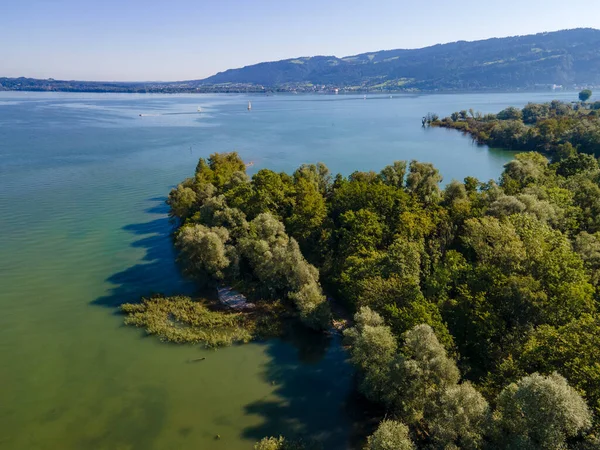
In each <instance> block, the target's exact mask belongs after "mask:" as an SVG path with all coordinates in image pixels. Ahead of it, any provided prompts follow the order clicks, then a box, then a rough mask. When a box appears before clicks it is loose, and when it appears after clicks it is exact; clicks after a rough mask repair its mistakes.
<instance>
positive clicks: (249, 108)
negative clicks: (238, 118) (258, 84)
mask: <svg viewBox="0 0 600 450" xmlns="http://www.w3.org/2000/svg"><path fill="white" fill-rule="evenodd" d="M248 111H252V103H250V102H248Z"/></svg>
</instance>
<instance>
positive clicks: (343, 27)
mask: <svg viewBox="0 0 600 450" xmlns="http://www.w3.org/2000/svg"><path fill="white" fill-rule="evenodd" d="M578 27H592V28H600V0H569V1H568V2H566V1H565V0H503V1H501V2H494V1H490V0H477V1H474V0H460V1H452V0H428V1H414V0H410V1H407V0H370V1H357V0H344V1H340V0H302V1H297V0H279V1H275V0H237V1H235V0H163V1H156V0H146V1H141V0H97V1H89V0H0V77H2V76H7V77H18V76H26V77H33V78H55V79H68V80H98V81H152V80H156V81H158V80H161V81H176V80H192V79H201V78H205V77H207V76H210V75H212V74H214V73H217V72H219V71H223V70H226V69H230V68H236V67H242V66H246V65H250V64H255V63H258V62H262V61H274V60H279V59H285V58H294V57H300V56H314V55H335V56H338V57H342V56H348V55H354V54H358V53H364V52H370V51H376V50H384V49H386V50H387V49H395V48H419V47H425V46H428V45H434V44H437V43H445V42H453V41H457V40H469V41H470V40H477V39H485V38H490V37H503V36H514V35H523V34H531V33H537V32H543V31H555V30H561V29H568V28H578Z"/></svg>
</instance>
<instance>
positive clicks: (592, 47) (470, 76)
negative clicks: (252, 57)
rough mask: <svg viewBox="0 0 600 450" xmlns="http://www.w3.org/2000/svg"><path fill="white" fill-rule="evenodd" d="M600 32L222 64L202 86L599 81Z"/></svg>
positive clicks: (447, 86)
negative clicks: (230, 65) (237, 66)
mask: <svg viewBox="0 0 600 450" xmlns="http://www.w3.org/2000/svg"><path fill="white" fill-rule="evenodd" d="M599 69H600V30H594V29H576V30H565V31H557V32H552V33H540V34H535V35H528V36H515V37H508V38H494V39H486V40H482V41H474V42H465V41H459V42H453V43H449V44H438V45H434V46H431V47H426V48H421V49H411V50H403V49H399V50H384V51H374V52H371V53H363V54H360V55H355V56H348V57H345V58H338V57H335V56H315V57H304V58H294V59H287V60H283V61H276V62H264V63H260V64H256V65H252V66H247V67H244V68H241V69H232V70H227V71H225V72H222V73H218V74H217V75H214V76H212V77H209V78H207V79H205V80H202V83H203V84H219V83H253V84H259V85H264V86H282V85H286V84H298V83H312V84H324V85H335V86H339V87H347V86H354V87H369V88H383V89H391V90H394V89H418V90H433V89H443V90H452V89H471V90H472V89H516V88H534V87H535V86H536V85H540V84H546V85H552V84H562V85H567V86H571V85H573V84H600V70H599Z"/></svg>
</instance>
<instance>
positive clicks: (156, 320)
mask: <svg viewBox="0 0 600 450" xmlns="http://www.w3.org/2000/svg"><path fill="white" fill-rule="evenodd" d="M209 306H210V305H208V304H207V303H205V302H202V301H195V300H192V299H191V298H189V297H182V296H176V297H163V296H154V297H151V298H143V299H142V301H141V302H140V303H126V304H124V305H122V306H121V311H123V313H125V314H126V317H125V324H127V325H134V326H136V327H140V328H145V330H146V333H148V334H151V335H156V336H158V337H159V339H161V340H162V341H169V342H175V343H180V344H183V343H192V344H203V345H205V346H206V347H208V348H214V347H222V346H226V345H232V344H237V343H246V342H250V341H252V340H255V339H259V338H266V337H271V336H277V335H279V334H280V333H281V320H280V319H279V317H280V314H279V313H280V312H281V311H280V309H281V306H280V304H279V303H277V302H276V303H270V304H268V305H257V308H256V309H255V310H253V311H251V312H232V311H229V310H223V309H220V310H218V309H214V308H210V307H209Z"/></svg>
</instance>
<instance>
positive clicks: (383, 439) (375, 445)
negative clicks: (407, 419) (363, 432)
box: [365, 420, 416, 450]
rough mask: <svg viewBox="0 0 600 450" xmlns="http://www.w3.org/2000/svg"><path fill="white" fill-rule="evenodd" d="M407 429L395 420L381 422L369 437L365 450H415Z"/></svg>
mask: <svg viewBox="0 0 600 450" xmlns="http://www.w3.org/2000/svg"><path fill="white" fill-rule="evenodd" d="M415 449H416V447H415V444H414V443H413V442H412V440H411V439H410V436H409V431H408V427H407V426H406V425H404V424H403V423H402V422H398V421H396V420H383V421H382V422H381V423H380V424H379V426H378V427H377V430H376V431H375V432H374V433H373V434H372V435H371V436H369V438H368V440H367V445H366V447H365V450H415Z"/></svg>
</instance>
